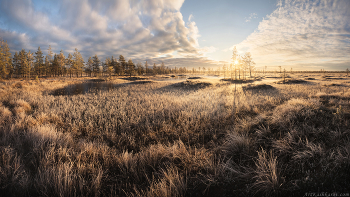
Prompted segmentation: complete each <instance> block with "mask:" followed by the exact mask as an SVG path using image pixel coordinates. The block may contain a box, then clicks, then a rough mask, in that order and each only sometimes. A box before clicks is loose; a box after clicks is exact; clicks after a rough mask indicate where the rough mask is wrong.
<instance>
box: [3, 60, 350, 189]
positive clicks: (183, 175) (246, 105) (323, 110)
mask: <svg viewBox="0 0 350 197" xmlns="http://www.w3.org/2000/svg"><path fill="white" fill-rule="evenodd" d="M57 58H58V57H56V59H57ZM112 59H113V58H112ZM111 62H112V61H111ZM119 62H120V61H119ZM148 69H149V68H148ZM301 77H303V78H304V76H301ZM310 77H313V78H315V80H313V81H312V83H301V84H298V83H297V84H293V83H290V84H283V83H281V84H278V83H269V84H266V83H265V82H264V80H263V81H262V83H265V84H250V85H244V84H243V85H241V84H232V83H226V82H223V81H220V80H219V79H217V80H209V79H206V78H205V77H203V78H202V79H199V78H196V79H195V80H191V79H187V81H183V82H176V81H175V82H171V81H163V82H152V83H135V84H129V85H127V86H126V85H120V86H116V87H115V88H114V89H111V90H109V91H95V92H90V93H86V94H80V95H71V96H68V95H66V96H53V95H51V92H53V91H54V90H56V89H59V88H64V87H65V86H67V85H69V84H74V83H81V82H82V81H83V78H76V79H70V78H57V79H55V80H40V81H18V80H9V81H4V82H2V83H1V84H0V193H1V194H2V195H4V196H303V195H306V194H307V193H312V192H327V193H333V192H336V193H337V194H345V195H346V194H348V192H349V189H350V187H349V185H350V170H349V169H350V159H349V158H350V146H349V144H350V141H349V140H350V138H349V134H350V130H349V128H350V127H349V121H350V103H349V101H350V94H349V86H348V84H350V80H349V79H348V78H345V77H342V78H345V79H341V81H339V80H340V79H336V80H335V79H324V78H322V77H320V75H319V76H317V75H310ZM293 78H295V79H298V78H299V76H296V75H294V76H293ZM338 78H341V77H338ZM89 79H90V78H89ZM277 80H278V79H277ZM148 81H149V80H148ZM125 82H127V83H129V81H125V80H123V79H116V80H114V81H112V82H111V83H114V84H120V83H125ZM136 82H137V81H136ZM340 82H341V83H343V84H346V85H345V86H333V85H331V84H336V83H340ZM235 87H236V91H233V90H234V89H235ZM233 94H235V95H233ZM234 99H235V100H234ZM234 109H235V110H234Z"/></svg>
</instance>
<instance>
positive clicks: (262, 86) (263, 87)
mask: <svg viewBox="0 0 350 197" xmlns="http://www.w3.org/2000/svg"><path fill="white" fill-rule="evenodd" d="M242 88H243V90H274V89H275V88H274V87H273V86H272V85H268V84H257V85H247V86H243V87H242Z"/></svg>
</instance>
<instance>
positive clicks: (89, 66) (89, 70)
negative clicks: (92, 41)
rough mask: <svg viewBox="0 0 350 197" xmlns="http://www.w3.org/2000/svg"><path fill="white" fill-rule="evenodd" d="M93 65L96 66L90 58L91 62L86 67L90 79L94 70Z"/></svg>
mask: <svg viewBox="0 0 350 197" xmlns="http://www.w3.org/2000/svg"><path fill="white" fill-rule="evenodd" d="M93 64H94V61H93V60H92V58H91V57H89V60H88V62H87V67H86V70H85V71H86V72H88V73H89V76H90V77H91V73H92V69H93V67H92V65H93Z"/></svg>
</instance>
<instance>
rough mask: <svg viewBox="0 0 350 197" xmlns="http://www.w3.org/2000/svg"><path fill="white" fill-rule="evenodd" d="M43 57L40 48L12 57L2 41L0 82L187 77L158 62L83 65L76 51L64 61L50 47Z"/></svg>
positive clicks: (92, 60)
mask: <svg viewBox="0 0 350 197" xmlns="http://www.w3.org/2000/svg"><path fill="white" fill-rule="evenodd" d="M47 50H48V52H47V55H46V56H44V54H43V52H42V50H41V48H40V47H38V50H37V51H36V52H35V53H33V52H31V51H30V50H29V51H26V50H25V49H22V50H21V51H18V52H15V54H14V55H13V57H12V54H11V53H10V48H9V46H8V44H7V42H5V41H3V40H2V41H0V78H3V79H5V78H13V77H16V78H19V77H22V78H31V77H34V76H35V77H58V76H69V77H72V76H76V77H82V76H83V75H84V76H91V77H92V76H94V77H96V76H112V75H118V76H123V75H129V76H135V75H145V74H147V75H156V74H177V73H187V72H188V70H187V69H186V68H185V67H181V68H176V67H175V68H169V67H166V66H165V65H164V63H163V62H162V63H161V65H160V66H157V65H156V64H155V63H154V64H153V66H150V65H148V62H147V61H146V63H145V64H144V65H142V64H141V63H137V64H136V65H135V64H134V62H133V61H132V59H129V60H128V61H126V59H125V58H124V56H123V55H119V58H118V59H117V58H114V57H113V56H112V57H110V58H109V57H107V58H106V59H105V60H104V61H101V60H100V59H99V57H98V56H97V55H94V56H93V57H89V58H88V61H87V62H85V61H84V59H83V57H82V55H81V54H80V52H79V51H78V49H77V48H76V49H75V50H74V53H73V54H71V53H69V54H68V56H67V57H66V56H65V55H64V52H63V50H61V51H60V53H59V54H56V53H53V51H52V49H51V46H49V48H48V49H47Z"/></svg>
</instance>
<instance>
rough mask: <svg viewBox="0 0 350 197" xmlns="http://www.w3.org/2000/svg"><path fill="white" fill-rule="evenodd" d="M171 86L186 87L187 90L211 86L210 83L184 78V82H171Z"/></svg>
mask: <svg viewBox="0 0 350 197" xmlns="http://www.w3.org/2000/svg"><path fill="white" fill-rule="evenodd" d="M172 86H173V87H176V88H182V89H187V90H193V89H194V90H196V89H202V88H206V87H209V86H212V83H209V82H202V81H189V80H186V81H184V82H180V83H176V84H173V85H172Z"/></svg>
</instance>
